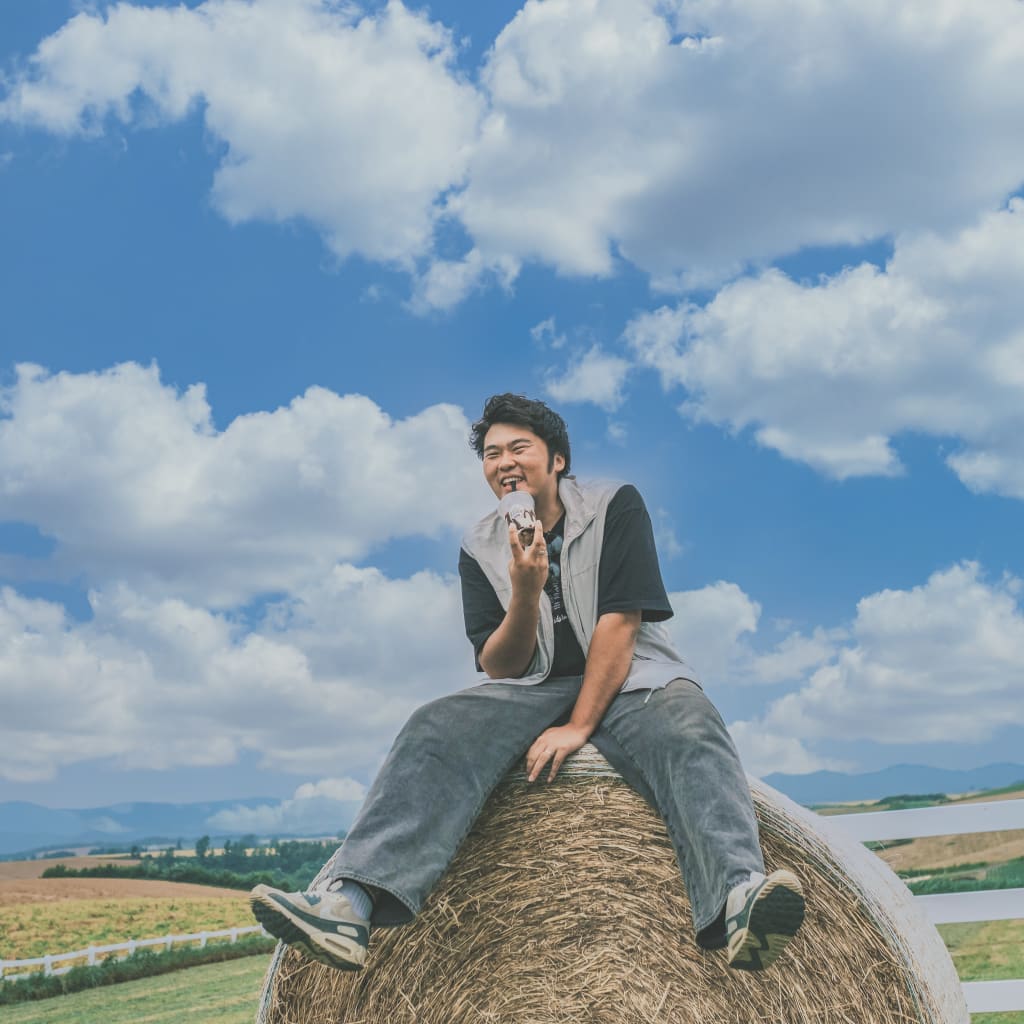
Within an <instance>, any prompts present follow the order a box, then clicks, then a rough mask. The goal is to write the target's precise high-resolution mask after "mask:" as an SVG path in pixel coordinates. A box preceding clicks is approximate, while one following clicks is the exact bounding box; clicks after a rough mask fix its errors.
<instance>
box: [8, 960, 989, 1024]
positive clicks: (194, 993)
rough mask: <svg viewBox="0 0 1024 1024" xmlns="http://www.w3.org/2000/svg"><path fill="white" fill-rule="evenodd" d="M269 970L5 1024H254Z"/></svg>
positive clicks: (172, 981) (110, 990)
mask: <svg viewBox="0 0 1024 1024" xmlns="http://www.w3.org/2000/svg"><path fill="white" fill-rule="evenodd" d="M269 964H270V957H269V956H250V957H246V958H244V959H242V960H232V961H230V962H228V963H224V964H207V965H206V966H203V967H191V968H189V969H188V970H186V971H178V972H176V973H174V974H164V975H161V976H159V977H156V978H145V979H143V980H141V981H127V982H124V983H123V984H120V985H110V986H108V987H106V988H100V989H93V990H92V991H89V992H76V993H75V994H74V995H70V996H57V997H55V998H53V999H44V1000H42V1001H40V1002H37V1003H23V1004H20V1005H17V1006H5V1007H4V1010H3V1019H4V1024H181V1022H182V1021H185V1020H192V1019H195V1020H200V1021H202V1022H203V1024H252V1021H253V1019H254V1018H255V1016H256V1004H257V1001H258V999H259V994H260V987H261V985H262V983H263V976H264V974H266V971H267V967H268V966H269ZM993 1024H1002V1022H993Z"/></svg>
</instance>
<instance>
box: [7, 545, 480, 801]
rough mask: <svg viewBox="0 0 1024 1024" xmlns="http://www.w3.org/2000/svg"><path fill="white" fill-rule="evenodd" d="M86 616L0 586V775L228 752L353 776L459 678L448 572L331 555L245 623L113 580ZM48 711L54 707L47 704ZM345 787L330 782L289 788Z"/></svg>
mask: <svg viewBox="0 0 1024 1024" xmlns="http://www.w3.org/2000/svg"><path fill="white" fill-rule="evenodd" d="M90 602H91V604H92V608H93V617H92V619H91V620H90V621H88V622H75V621H73V620H70V619H69V617H68V616H67V615H66V613H65V611H64V609H63V608H61V607H60V606H59V605H56V604H54V603H52V602H48V601H42V600H30V599H28V598H25V597H23V596H21V595H19V594H17V593H16V592H14V591H13V590H11V589H10V588H7V589H5V590H3V591H2V592H0V692H3V694H4V714H3V716H2V718H0V776H2V777H5V778H9V779H15V780H21V781H30V780H34V779H43V778H49V777H52V775H53V773H54V771H55V770H56V769H57V768H59V767H61V766H63V765H72V764H75V763H77V762H79V761H83V760H88V759H93V758H99V757H113V758H115V759H116V760H117V761H118V762H119V763H120V764H122V765H123V766H124V767H126V768H131V767H145V768H147V769H166V768H172V767H178V766H182V765H223V764H230V763H233V762H234V761H235V760H236V759H237V758H238V756H239V755H240V754H241V753H242V752H243V751H247V750H248V751H254V752H257V753H259V754H260V755H261V757H262V762H263V765H264V766H265V767H270V768H275V769H280V770H285V771H293V772H302V773H305V774H314V775H316V774H319V775H323V776H328V777H333V775H332V774H331V773H336V772H337V771H338V769H339V768H342V769H343V770H344V771H346V772H358V773H361V774H363V775H367V774H369V773H371V772H372V770H373V769H374V768H375V766H376V765H377V763H378V762H379V760H380V758H381V757H382V756H383V754H384V752H385V751H386V750H387V747H388V744H389V742H390V740H391V738H392V737H393V736H394V735H395V733H396V732H397V731H398V729H399V728H400V727H401V724H402V723H403V722H404V721H405V719H406V718H407V717H408V716H409V714H410V713H411V712H412V710H413V709H414V708H415V707H417V706H418V705H419V704H421V703H423V702H424V701H425V700H428V699H431V698H433V697H437V696H440V695H442V694H443V693H447V692H451V691H452V690H456V689H460V688H462V687H464V686H468V685H472V683H473V682H475V678H476V676H475V670H474V666H473V660H472V651H471V648H470V646H469V643H468V641H467V640H466V639H465V635H464V633H463V626H462V615H461V607H460V601H459V592H458V584H457V582H456V581H455V580H454V579H450V578H442V577H439V576H436V575H433V574H430V573H418V574H417V575H415V576H413V577H411V578H409V579H389V578H388V577H386V576H384V575H383V574H381V573H380V572H378V571H377V570H370V569H357V568H354V567H352V566H345V565H342V566H338V567H336V569H335V570H334V572H333V573H332V574H331V575H330V576H329V577H327V578H326V579H325V580H324V581H321V582H320V583H319V584H317V585H316V586H313V587H310V588H309V589H306V590H303V589H301V588H300V589H298V590H297V591H296V593H295V594H293V595H291V596H289V598H288V599H287V600H284V601H282V602H280V603H279V604H278V605H277V606H275V607H274V608H272V609H271V610H270V611H269V612H268V614H267V615H266V616H265V617H264V618H263V619H262V620H261V621H260V622H259V623H258V624H257V625H255V626H254V627H244V626H242V625H240V624H239V622H238V621H236V620H235V619H234V618H233V617H232V616H230V615H227V614H224V613H214V612H212V611H210V610H208V609H205V608H200V607H196V606H194V605H191V604H188V603H186V602H184V601H181V600H178V599H169V598H166V599H153V598H150V597H147V596H145V595H143V594H139V593H137V592H135V591H132V590H130V589H129V588H127V587H124V586H112V587H111V588H109V589H108V590H105V591H94V592H93V593H92V594H91V595H90ZM54 709H58V710H57V711H56V712H55V710H54ZM313 797H316V798H318V799H320V798H325V799H328V798H329V799H331V800H335V801H337V800H354V799H358V798H359V796H358V795H356V794H355V791H354V790H346V789H345V788H344V786H343V785H342V784H341V783H338V784H335V783H321V784H319V786H318V787H314V789H312V790H309V789H302V790H300V791H299V792H298V793H296V799H307V798H313Z"/></svg>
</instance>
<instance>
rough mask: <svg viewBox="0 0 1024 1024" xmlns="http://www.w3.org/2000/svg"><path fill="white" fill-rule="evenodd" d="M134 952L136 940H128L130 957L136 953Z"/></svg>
mask: <svg viewBox="0 0 1024 1024" xmlns="http://www.w3.org/2000/svg"><path fill="white" fill-rule="evenodd" d="M134 952H135V940H134V939H129V940H128V955H129V956H131V955H132V953H134Z"/></svg>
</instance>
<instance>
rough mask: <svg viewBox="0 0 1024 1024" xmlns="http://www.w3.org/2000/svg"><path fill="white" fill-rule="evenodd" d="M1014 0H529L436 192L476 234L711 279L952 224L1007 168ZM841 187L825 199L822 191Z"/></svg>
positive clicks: (1021, 36)
mask: <svg viewBox="0 0 1024 1024" xmlns="http://www.w3.org/2000/svg"><path fill="white" fill-rule="evenodd" d="M1022 43H1024V12H1022V10H1021V8H1020V6H1019V4H1017V3H1015V2H1013V0H996V2H993V3H991V4H986V5H985V9H984V11H983V12H980V13H979V11H978V10H977V9H976V8H975V7H973V6H971V5H968V4H965V3H963V2H962V0H943V2H940V3H934V2H931V0H913V2H909V3H904V4H901V6H900V10H899V16H898V17H894V16H893V12H892V8H891V7H890V6H889V5H886V4H882V3H863V2H859V0H838V2H835V3H830V4H820V3H817V2H815V0H770V2H766V3H757V4H750V3H745V2H741V0H697V2H685V3H684V2H682V0H675V2H670V3H664V2H660V0H645V2H640V3H638V2H636V0H587V2H578V0H548V2H546V3H527V4H526V5H525V6H524V7H523V8H522V9H521V10H520V11H519V12H518V13H517V14H516V16H515V17H514V18H513V19H512V21H511V22H510V23H509V24H508V25H507V26H506V27H505V28H504V30H503V31H502V32H501V34H500V35H499V36H498V38H497V40H496V42H495V44H494V47H493V49H492V50H491V52H490V54H489V56H488V59H487V63H486V65H485V67H484V69H483V73H482V82H483V86H484V88H485V90H486V92H487V95H488V99H489V109H488V113H487V116H486V118H485V121H484V123H483V126H482V129H481V132H480V136H479V140H478V143H477V145H476V146H475V148H474V150H473V153H472V157H471V161H470V166H469V175H468V181H467V185H466V187H465V189H464V190H463V191H461V192H459V193H458V194H456V195H454V196H453V197H452V200H451V203H450V209H452V211H453V212H455V213H457V215H458V216H459V217H460V218H461V220H462V222H463V223H464V224H465V226H466V227H467V228H468V230H469V232H470V234H471V235H472V237H473V239H474V244H475V246H476V247H477V248H478V249H479V250H481V251H482V252H483V253H484V254H485V255H489V254H493V253H501V254H503V255H505V256H512V257H514V258H517V259H519V260H523V261H526V260H531V259H539V260H542V261H544V262H546V263H549V264H552V265H554V266H555V267H557V268H558V269H559V270H561V271H563V272H567V273H575V274H608V273H610V272H612V270H613V269H614V265H615V259H616V254H619V255H621V256H622V257H624V258H626V259H628V260H630V261H631V262H633V263H634V264H636V265H637V266H639V267H641V268H642V269H644V270H646V271H647V272H648V273H650V274H651V275H652V276H653V277H654V279H655V281H656V283H660V284H662V285H663V286H666V287H670V286H673V285H674V284H677V283H682V284H689V285H693V284H704V285H706V284H708V283H711V282H714V281H718V280H721V279H722V278H723V277H724V276H727V275H730V274H732V273H734V272H735V271H736V270H737V269H738V268H740V267H742V266H744V265H745V264H748V263H751V262H753V263H758V262H764V261H770V260H771V259H773V258H774V257H777V256H778V255H779V254H781V253H785V252H789V251H793V250H796V249H799V248H801V247H802V246H806V245H834V244H839V243H859V242H863V241H864V240H866V239H871V238H876V237H880V236H883V235H887V234H895V233H900V232H906V231H914V230H919V229H922V228H926V227H951V226H955V225H960V224H963V223H965V222H966V221H967V220H969V219H970V218H972V217H973V216H974V215H975V214H976V213H977V211H978V210H979V209H984V208H992V207H993V206H995V205H996V204H998V203H999V202H1001V201H1002V200H1003V199H1004V198H1005V196H1006V195H1007V194H1009V192H1011V191H1012V190H1013V189H1014V188H1015V187H1016V186H1017V185H1018V183H1019V181H1020V178H1021V167H1022V166H1024V139H1021V138H1014V137H1013V133H1012V132H1007V131H1006V128H1005V126H1006V124H1007V123H1008V122H1009V121H1011V120H1012V118H1013V117H1014V116H1015V112H1016V111H1017V110H1018V109H1019V108H1020V105H1021V102H1022V100H1024V74H1022V72H1021V68H1020V63H1019V60H1018V59H1017V54H1019V52H1020V49H1021V46H1022ZM837 197H841V201H838V202H837Z"/></svg>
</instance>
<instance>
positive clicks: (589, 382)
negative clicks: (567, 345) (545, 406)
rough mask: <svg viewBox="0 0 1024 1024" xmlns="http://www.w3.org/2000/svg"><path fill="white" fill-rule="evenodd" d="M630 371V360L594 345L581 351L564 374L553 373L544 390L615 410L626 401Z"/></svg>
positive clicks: (561, 399)
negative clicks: (623, 398) (623, 394)
mask: <svg viewBox="0 0 1024 1024" xmlns="http://www.w3.org/2000/svg"><path fill="white" fill-rule="evenodd" d="M628 372H629V362H628V361H627V360H625V359H622V358H621V357H620V356H613V355H609V354H608V353H607V352H604V351H603V350H602V349H601V347H600V346H599V345H593V346H591V347H590V348H589V349H587V351H586V352H583V353H580V354H577V355H576V357H575V358H574V359H573V360H572V361H571V362H570V363H569V366H568V367H567V368H566V370H565V373H564V374H563V375H562V376H561V377H559V376H557V375H556V374H555V373H554V372H553V371H551V372H549V373H548V377H547V380H546V381H545V384H544V390H545V392H546V393H547V394H548V395H550V396H551V397H552V398H553V399H555V400H556V401H558V402H593V403H594V404H595V405H598V406H600V407H601V408H602V409H604V410H605V411H606V412H613V411H614V410H615V409H617V408H618V407H619V406H620V405H621V404H622V388H623V385H624V384H625V379H626V374H627V373H628Z"/></svg>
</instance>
